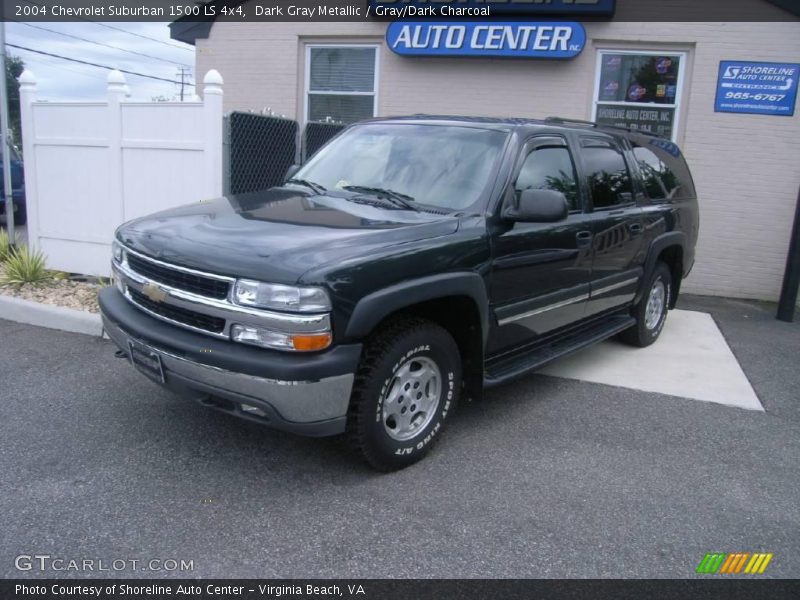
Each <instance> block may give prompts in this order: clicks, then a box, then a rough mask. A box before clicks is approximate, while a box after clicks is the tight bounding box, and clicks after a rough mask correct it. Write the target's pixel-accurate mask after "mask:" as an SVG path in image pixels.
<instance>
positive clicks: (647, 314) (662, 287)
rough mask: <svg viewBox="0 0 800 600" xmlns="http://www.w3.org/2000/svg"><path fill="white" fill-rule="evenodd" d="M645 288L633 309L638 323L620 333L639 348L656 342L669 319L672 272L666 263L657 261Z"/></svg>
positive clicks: (621, 337) (626, 341)
mask: <svg viewBox="0 0 800 600" xmlns="http://www.w3.org/2000/svg"><path fill="white" fill-rule="evenodd" d="M644 290H645V292H644V294H643V295H642V299H641V300H639V303H638V304H637V305H636V306H635V307H634V309H633V316H634V317H636V325H634V326H633V327H631V328H630V329H626V330H625V331H623V332H622V333H621V334H620V335H619V338H620V339H621V340H622V341H623V342H625V343H626V344H630V345H631V346H636V347H638V348H645V347H646V346H649V345H650V344H652V343H653V342H655V341H656V340H657V339H658V337H659V336H660V335H661V330H662V329H664V323H665V322H666V320H667V312H668V311H669V302H670V298H671V297H672V296H671V294H672V272H671V271H670V270H669V267H668V266H667V265H666V264H665V263H663V262H660V261H659V262H657V263H656V267H655V269H653V273H652V274H651V275H650V279H649V280H648V282H647V283H646V286H645V288H644Z"/></svg>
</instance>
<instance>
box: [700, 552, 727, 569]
mask: <svg viewBox="0 0 800 600" xmlns="http://www.w3.org/2000/svg"><path fill="white" fill-rule="evenodd" d="M725 556H726V555H725V554H722V553H720V552H711V553H708V554H706V555H705V556H704V557H703V560H702V561H700V565H699V566H698V567H697V572H698V573H706V574H714V573H716V572H717V571H718V570H719V567H720V565H722V561H723V560H725Z"/></svg>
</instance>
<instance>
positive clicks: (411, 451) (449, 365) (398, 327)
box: [347, 318, 461, 471]
mask: <svg viewBox="0 0 800 600" xmlns="http://www.w3.org/2000/svg"><path fill="white" fill-rule="evenodd" d="M460 388H461V357H460V355H459V351H458V346H457V345H456V343H455V341H454V340H453V338H452V336H451V335H450V334H449V333H448V332H447V331H446V330H445V329H444V328H442V327H440V326H439V325H437V324H435V323H432V322H430V321H426V320H423V319H417V318H402V319H398V320H396V321H394V322H392V323H391V324H390V325H388V326H386V327H384V328H382V329H381V330H379V331H378V332H377V333H376V334H374V335H373V337H372V339H370V340H369V341H368V342H367V344H366V346H365V348H364V354H363V356H362V359H361V364H360V366H359V369H358V373H357V375H356V380H355V384H354V386H353V394H352V397H351V400H350V410H349V413H348V420H347V432H348V437H349V439H350V442H351V445H352V446H353V448H354V449H355V450H356V451H357V452H358V453H359V454H361V456H362V457H363V458H364V460H366V462H367V463H369V464H370V465H371V466H372V467H373V468H375V469H377V470H379V471H394V470H397V469H402V468H404V467H407V466H408V465H411V464H413V463H415V462H417V461H418V460H420V459H421V458H422V457H423V456H425V455H426V454H427V453H428V452H429V451H430V449H431V447H432V446H433V444H434V442H435V441H436V440H438V439H439V437H440V436H441V433H442V429H443V427H444V422H445V419H447V417H448V416H450V415H451V414H452V412H453V410H454V408H455V406H456V403H457V401H458V393H459V390H460Z"/></svg>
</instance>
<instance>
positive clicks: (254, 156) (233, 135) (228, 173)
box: [223, 112, 298, 194]
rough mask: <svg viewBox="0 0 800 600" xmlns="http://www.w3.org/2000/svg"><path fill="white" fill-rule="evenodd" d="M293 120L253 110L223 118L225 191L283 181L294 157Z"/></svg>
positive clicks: (261, 187)
mask: <svg viewBox="0 0 800 600" xmlns="http://www.w3.org/2000/svg"><path fill="white" fill-rule="evenodd" d="M297 135H298V125H297V122H296V121H293V120H291V119H285V118H282V117H274V116H265V115H258V114H254V113H244V112H232V113H230V114H229V115H228V116H226V117H225V142H224V143H225V145H226V148H225V151H224V152H223V155H224V157H225V165H224V183H223V187H224V190H225V193H229V194H243V193H246V192H255V191H258V190H265V189H267V188H270V187H273V186H276V185H280V184H281V183H283V179H284V176H285V175H286V171H287V169H288V168H289V167H290V166H292V165H293V164H295V162H296V160H297Z"/></svg>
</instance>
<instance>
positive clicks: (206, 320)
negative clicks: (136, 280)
mask: <svg viewBox="0 0 800 600" xmlns="http://www.w3.org/2000/svg"><path fill="white" fill-rule="evenodd" d="M128 293H129V294H130V295H131V298H132V299H133V301H134V302H135V303H136V304H138V305H139V306H141V307H142V308H146V309H147V310H149V311H150V312H153V313H155V314H157V315H160V316H162V317H164V318H166V319H170V320H172V321H177V322H178V323H183V324H184V325H188V326H189V327H195V328H197V329H202V330H204V331H209V332H211V333H222V331H223V330H224V329H225V319H221V318H219V317H212V316H210V315H204V314H202V313H198V312H195V311H193V310H187V309H185V308H180V307H179V306H172V305H171V304H163V303H161V302H153V301H152V300H150V298H148V297H147V296H145V295H144V294H141V293H139V292H137V291H136V290H134V289H132V288H130V287H129V288H128Z"/></svg>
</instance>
